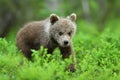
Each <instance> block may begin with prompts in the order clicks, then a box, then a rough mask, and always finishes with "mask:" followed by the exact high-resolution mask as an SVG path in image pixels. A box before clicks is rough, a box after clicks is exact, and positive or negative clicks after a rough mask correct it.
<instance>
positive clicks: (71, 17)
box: [68, 13, 76, 21]
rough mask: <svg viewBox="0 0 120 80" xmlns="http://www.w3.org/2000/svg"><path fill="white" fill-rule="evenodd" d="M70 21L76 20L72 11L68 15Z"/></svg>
mask: <svg viewBox="0 0 120 80" xmlns="http://www.w3.org/2000/svg"><path fill="white" fill-rule="evenodd" d="M68 18H69V19H70V20H71V21H76V14H75V13H72V14H71V15H70V16H69V17H68Z"/></svg>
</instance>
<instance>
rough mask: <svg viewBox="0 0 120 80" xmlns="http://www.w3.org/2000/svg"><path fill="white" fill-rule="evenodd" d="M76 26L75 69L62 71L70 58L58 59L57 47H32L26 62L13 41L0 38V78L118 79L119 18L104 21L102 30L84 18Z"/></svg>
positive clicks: (4, 79)
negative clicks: (50, 50) (50, 52)
mask: <svg viewBox="0 0 120 80" xmlns="http://www.w3.org/2000/svg"><path fill="white" fill-rule="evenodd" d="M112 25H116V28H115V29H113V27H112ZM77 26H78V27H77V33H76V35H75V36H74V38H73V44H74V50H75V53H76V60H77V66H76V72H74V73H71V72H69V71H65V68H66V67H68V65H69V64H70V63H71V58H69V59H66V60H62V59H61V55H60V52H59V50H58V49H56V50H55V51H54V53H53V54H47V49H44V48H43V47H41V48H40V49H39V50H38V51H36V50H32V52H33V55H32V56H33V60H32V61H28V60H27V59H26V58H25V57H24V56H22V55H21V54H22V53H21V52H20V51H18V50H17V48H16V46H15V44H14V43H12V42H10V41H7V40H6V39H2V38H1V39H0V80H119V79H120V63H119V62H120V34H119V29H120V28H119V27H118V26H120V24H119V21H117V20H115V21H114V20H113V21H108V22H107V23H106V25H105V26H106V28H105V29H104V31H103V32H98V31H97V29H96V28H95V27H96V25H95V24H89V23H86V22H84V21H78V23H77Z"/></svg>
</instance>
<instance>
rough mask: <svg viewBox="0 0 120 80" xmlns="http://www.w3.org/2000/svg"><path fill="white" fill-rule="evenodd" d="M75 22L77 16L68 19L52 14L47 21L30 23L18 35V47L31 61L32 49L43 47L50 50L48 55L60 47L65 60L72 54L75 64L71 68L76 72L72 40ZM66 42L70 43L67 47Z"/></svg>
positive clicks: (72, 15) (73, 15)
mask: <svg viewBox="0 0 120 80" xmlns="http://www.w3.org/2000/svg"><path fill="white" fill-rule="evenodd" d="M75 20H76V15H75V14H71V15H70V16H69V17H68V18H59V17H58V16H57V15H55V14H52V15H51V16H50V18H48V19H46V20H43V21H35V22H31V23H28V24H26V25H24V26H23V28H21V29H20V30H19V31H18V33H17V36H16V43H17V47H18V48H19V49H20V50H21V51H22V52H23V53H24V55H25V56H26V57H27V58H28V59H31V54H32V53H31V49H35V50H38V49H39V48H40V46H41V45H42V46H44V47H45V48H48V53H52V52H53V51H54V49H55V48H56V47H59V49H60V51H61V54H62V58H63V59H65V58H68V57H69V56H70V54H72V62H73V63H72V64H71V65H70V66H69V68H70V70H71V71H74V70H75V54H74V51H73V48H72V42H71V38H72V36H73V35H74V33H75V31H76V26H75V22H74V21H75ZM49 27H50V28H49ZM47 28H48V29H47ZM60 30H61V31H62V35H61V36H60V35H59V32H60ZM68 32H69V33H68ZM65 40H67V41H68V44H67V45H65ZM63 43H64V44H63Z"/></svg>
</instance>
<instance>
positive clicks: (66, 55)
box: [60, 45, 76, 72]
mask: <svg viewBox="0 0 120 80" xmlns="http://www.w3.org/2000/svg"><path fill="white" fill-rule="evenodd" d="M60 51H61V54H62V58H63V59H65V58H69V56H70V55H72V64H71V65H70V66H69V67H68V68H69V69H70V71H71V72H74V71H75V64H76V60H75V53H74V51H73V48H72V45H70V46H68V47H60Z"/></svg>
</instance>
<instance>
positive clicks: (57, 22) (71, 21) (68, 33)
mask: <svg viewBox="0 0 120 80" xmlns="http://www.w3.org/2000/svg"><path fill="white" fill-rule="evenodd" d="M75 21H76V14H75V13H72V14H71V15H70V16H68V17H66V18H61V17H59V16H57V15H56V14H51V15H50V35H51V37H52V38H53V39H54V40H55V41H56V42H57V43H58V45H59V46H60V47H67V46H69V45H70V44H71V39H72V37H73V35H74V34H75V32H76V24H75Z"/></svg>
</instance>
